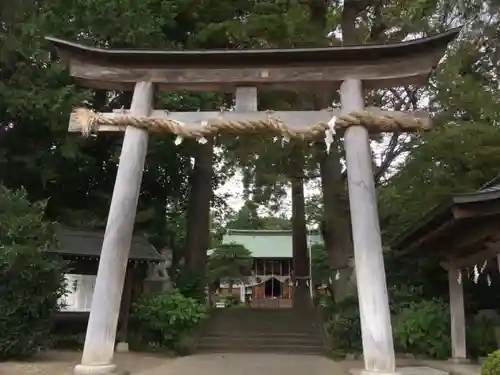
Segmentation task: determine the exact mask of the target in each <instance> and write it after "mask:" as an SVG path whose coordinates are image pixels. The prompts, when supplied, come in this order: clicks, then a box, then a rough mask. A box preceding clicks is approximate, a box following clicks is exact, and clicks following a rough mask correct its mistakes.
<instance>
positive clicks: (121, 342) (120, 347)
mask: <svg viewBox="0 0 500 375" xmlns="http://www.w3.org/2000/svg"><path fill="white" fill-rule="evenodd" d="M133 279H134V266H133V264H132V263H129V264H128V266H127V273H126V274H125V282H124V284H123V293H122V302H121V305H120V314H119V317H118V320H119V329H118V332H117V344H116V349H115V351H116V352H118V353H126V352H128V341H127V335H128V320H129V317H130V306H131V304H132V287H133V283H134V280H133Z"/></svg>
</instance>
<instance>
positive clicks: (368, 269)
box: [340, 79, 396, 374]
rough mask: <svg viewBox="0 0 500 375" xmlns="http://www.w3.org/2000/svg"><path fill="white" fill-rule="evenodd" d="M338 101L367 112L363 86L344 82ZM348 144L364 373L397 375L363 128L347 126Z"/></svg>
mask: <svg viewBox="0 0 500 375" xmlns="http://www.w3.org/2000/svg"><path fill="white" fill-rule="evenodd" d="M340 101H341V104H342V112H343V113H345V114H348V113H352V112H356V111H363V109H364V99H363V87H362V83H361V81H360V80H358V79H347V80H345V81H343V83H342V84H341V87H340ZM344 144H345V146H344V147H345V153H346V163H347V182H348V186H349V205H350V209H351V224H352V235H353V243H354V258H355V264H356V279H357V286H358V299H359V312H360V317H361V331H362V338H363V357H364V362H365V370H364V372H376V373H380V374H392V373H395V372H396V361H395V355H394V343H393V338H392V326H391V315H390V310H389V298H388V295H387V285H386V278H385V269H384V257H383V252H382V241H381V237H380V226H379V219H378V210H377V198H376V195H375V183H374V180H373V171H372V153H371V149H370V139H369V136H368V130H367V129H366V128H365V127H364V126H362V125H358V126H350V127H348V128H347V129H346V131H345V134H344Z"/></svg>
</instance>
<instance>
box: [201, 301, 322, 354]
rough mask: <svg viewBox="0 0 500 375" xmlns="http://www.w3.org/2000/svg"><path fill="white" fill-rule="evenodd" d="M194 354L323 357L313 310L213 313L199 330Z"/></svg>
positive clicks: (320, 338) (247, 310)
mask: <svg viewBox="0 0 500 375" xmlns="http://www.w3.org/2000/svg"><path fill="white" fill-rule="evenodd" d="M197 351H198V352H204V353H216V352H219V353H221V352H242V353H243V352H266V353H297V354H325V353H326V351H325V348H324V343H323V339H322V333H321V323H320V318H319V316H317V314H316V312H315V310H314V309H312V308H311V309H296V308H282V309H272V308H266V309H256V308H238V307H236V308H224V309H215V310H214V311H213V313H212V316H211V317H210V318H209V319H208V320H207V321H206V322H205V324H204V326H203V327H202V329H201V330H200V335H199V337H198V342H197Z"/></svg>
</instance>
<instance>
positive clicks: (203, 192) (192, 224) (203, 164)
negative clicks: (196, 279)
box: [184, 139, 214, 277]
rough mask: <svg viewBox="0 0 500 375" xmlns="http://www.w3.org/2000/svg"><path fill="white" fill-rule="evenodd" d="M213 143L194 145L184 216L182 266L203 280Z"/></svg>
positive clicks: (208, 232) (207, 237) (210, 194)
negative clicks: (186, 207) (191, 171)
mask: <svg viewBox="0 0 500 375" xmlns="http://www.w3.org/2000/svg"><path fill="white" fill-rule="evenodd" d="M213 151H214V149H213V139H209V140H208V142H207V143H206V144H204V145H201V144H197V150H196V155H195V165H194V170H193V174H192V175H191V192H190V196H189V207H188V213H187V230H186V247H185V249H184V257H185V258H184V259H185V266H186V269H187V270H188V271H189V272H192V273H193V274H195V275H197V276H200V277H204V276H205V273H206V260H207V249H208V246H209V242H210V229H209V228H210V202H211V200H212V195H213V189H212V176H213V168H212V158H213Z"/></svg>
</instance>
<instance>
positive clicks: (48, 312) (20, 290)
mask: <svg viewBox="0 0 500 375" xmlns="http://www.w3.org/2000/svg"><path fill="white" fill-rule="evenodd" d="M44 209H45V204H44V203H43V202H39V203H34V204H31V203H30V202H29V201H28V200H27V197H26V192H25V191H23V190H20V191H17V192H11V191H9V190H7V189H5V188H4V187H1V186H0V317H1V318H0V359H7V358H19V357H27V356H31V355H33V354H36V353H37V352H39V351H41V350H44V349H47V348H48V347H49V346H50V345H51V344H52V336H51V334H50V331H51V326H52V323H53V315H54V313H55V312H56V311H57V310H58V308H59V306H58V302H57V301H58V299H59V298H60V297H61V296H62V295H63V294H64V264H63V263H62V262H60V261H59V260H57V259H53V258H51V257H50V256H49V255H48V254H47V253H46V252H45V251H44V248H45V246H47V245H48V244H49V242H50V240H52V239H53V238H54V236H53V232H52V231H51V225H50V223H46V222H44V221H43V215H44Z"/></svg>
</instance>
